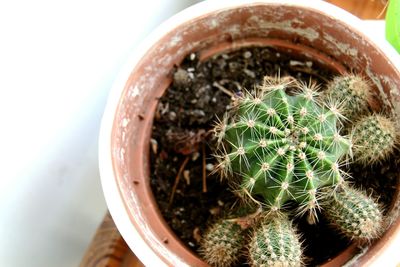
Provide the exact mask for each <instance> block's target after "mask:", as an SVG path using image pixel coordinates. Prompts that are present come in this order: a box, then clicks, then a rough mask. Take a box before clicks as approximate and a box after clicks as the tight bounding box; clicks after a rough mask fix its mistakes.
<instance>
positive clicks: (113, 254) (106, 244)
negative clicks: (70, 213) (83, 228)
mask: <svg viewBox="0 0 400 267" xmlns="http://www.w3.org/2000/svg"><path fill="white" fill-rule="evenodd" d="M80 266H81V267H143V266H144V265H143V264H142V263H141V262H140V261H139V260H138V259H137V258H136V256H135V255H134V254H133V253H131V251H130V249H129V247H128V245H127V244H126V243H125V241H124V239H123V238H122V236H121V235H120V234H119V232H118V229H117V227H116V226H115V224H114V221H113V220H112V218H111V215H110V213H109V212H107V214H106V216H104V219H103V222H102V223H101V225H100V226H99V228H98V229H97V232H96V234H95V236H94V238H93V240H92V242H91V244H90V246H89V248H88V249H87V251H86V254H85V256H84V257H83V259H82V262H81V264H80Z"/></svg>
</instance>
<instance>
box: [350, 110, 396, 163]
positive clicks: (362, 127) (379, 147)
mask: <svg viewBox="0 0 400 267" xmlns="http://www.w3.org/2000/svg"><path fill="white" fill-rule="evenodd" d="M396 132H397V131H396V124H395V122H394V121H393V120H391V119H389V118H386V117H384V116H382V115H378V114H373V115H369V116H365V117H363V118H361V119H360V120H359V121H357V122H356V123H355V125H354V126H353V130H352V136H353V137H352V141H353V145H354V147H353V153H354V158H355V160H357V161H360V162H362V163H364V164H371V163H375V162H379V161H381V160H384V159H386V158H387V157H388V156H389V155H390V154H391V153H392V152H393V149H394V147H395V146H396V139H397V137H396V135H397V134H396Z"/></svg>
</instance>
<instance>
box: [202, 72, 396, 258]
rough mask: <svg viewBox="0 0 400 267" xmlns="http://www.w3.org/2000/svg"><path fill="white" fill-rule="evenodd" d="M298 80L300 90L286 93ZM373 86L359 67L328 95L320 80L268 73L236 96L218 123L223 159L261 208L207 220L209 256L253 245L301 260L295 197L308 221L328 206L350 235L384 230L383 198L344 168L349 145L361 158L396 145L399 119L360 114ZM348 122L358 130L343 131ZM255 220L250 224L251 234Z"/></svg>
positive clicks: (260, 252)
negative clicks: (312, 82)
mask: <svg viewBox="0 0 400 267" xmlns="http://www.w3.org/2000/svg"><path fill="white" fill-rule="evenodd" d="M292 86H294V87H296V88H297V91H298V92H296V93H294V95H289V94H288V93H287V90H288V88H290V87H292ZM370 95H371V94H370V89H369V86H368V84H367V83H366V82H365V81H363V79H362V78H360V77H358V76H355V75H350V76H345V77H337V78H335V79H334V80H333V81H332V82H331V84H330V85H329V88H328V89H327V91H326V92H324V93H323V94H322V96H318V92H317V90H316V88H315V86H307V85H305V84H295V85H293V80H290V81H289V82H287V81H286V82H285V81H283V79H279V78H278V79H271V78H270V77H266V79H265V80H264V84H263V85H262V86H259V87H258V88H257V87H256V88H255V90H254V92H252V93H248V94H246V95H244V96H240V97H238V99H235V107H234V111H231V112H230V113H229V114H227V115H226V116H225V118H224V120H222V121H221V122H220V123H219V124H218V125H217V127H216V137H217V138H218V140H219V142H220V144H221V145H220V146H221V147H220V151H221V154H220V155H219V156H217V157H218V158H219V161H220V163H219V165H218V168H219V170H220V172H221V174H222V176H223V177H225V178H226V179H227V180H228V182H229V183H230V184H231V185H232V187H233V189H234V190H237V191H238V192H239V195H240V196H241V197H242V198H244V199H246V200H248V201H245V202H246V203H247V204H246V205H249V204H248V203H249V202H250V203H253V205H256V206H258V209H257V212H256V213H257V214H256V215H254V213H251V212H252V211H251V209H249V211H250V213H249V214H247V215H245V216H241V217H236V218H234V217H232V216H231V217H229V218H225V219H221V220H220V221H218V222H217V223H215V224H214V225H212V226H210V228H209V230H208V232H207V234H206V235H205V237H204V240H203V243H202V249H201V252H202V253H203V256H204V258H205V259H206V261H207V262H208V263H210V264H211V265H212V266H233V264H235V263H236V262H237V259H238V258H239V257H240V253H238V252H239V251H241V250H243V248H244V247H248V249H247V250H248V251H247V253H248V258H249V262H248V263H249V264H250V265H251V266H301V265H302V258H303V257H302V251H301V243H302V242H301V241H300V238H299V234H298V231H297V230H295V227H294V226H293V223H292V221H291V220H290V219H289V216H288V215H287V214H285V213H287V212H288V211H285V205H287V204H288V202H290V201H292V202H296V203H297V205H296V206H297V208H296V210H295V213H296V215H297V216H302V215H306V216H307V217H308V221H309V222H310V223H311V224H314V223H316V222H317V221H318V218H317V212H316V211H317V210H318V209H322V210H323V213H324V214H325V216H326V217H327V218H328V220H329V221H330V223H332V225H334V226H335V227H336V228H337V230H338V231H339V232H340V233H341V234H343V235H345V236H347V237H349V238H350V239H353V240H357V241H365V240H367V241H368V240H371V239H374V238H377V237H378V236H379V234H380V233H381V232H382V227H383V224H382V223H383V214H382V211H381V208H380V207H379V204H378V203H377V202H376V201H375V200H374V199H372V198H371V197H369V196H368V195H367V194H365V193H363V192H362V191H360V190H357V189H355V188H353V187H352V186H351V185H349V184H348V183H347V182H346V180H347V179H346V176H348V174H346V173H345V172H344V171H343V170H342V169H341V166H343V165H344V164H347V163H348V161H351V160H352V159H351V158H350V152H351V149H352V148H353V150H354V157H355V158H354V160H356V161H361V162H362V163H363V164H370V163H374V162H377V161H380V160H382V159H384V158H387V157H389V156H390V155H391V154H392V153H393V150H394V147H395V144H396V140H397V139H398V137H397V133H396V132H397V131H396V123H395V122H394V121H393V120H391V119H389V118H386V117H384V116H382V115H375V114H372V115H369V116H365V114H363V113H365V111H366V110H368V108H367V107H368V100H369V97H370ZM355 111H357V112H355ZM362 111H364V112H362ZM363 115H364V116H363ZM360 116H361V118H360ZM348 118H351V119H352V120H355V121H357V122H356V123H355V124H354V125H353V124H350V122H349V121H347V123H346V125H347V128H344V129H343V127H342V124H341V122H342V121H343V120H345V119H348ZM342 132H347V133H352V134H351V135H350V136H347V137H346V136H342ZM286 210H287V209H286ZM250 215H253V216H250ZM249 228H250V229H251V228H253V229H252V230H251V232H252V234H251V238H249V239H248V240H247V243H246V240H245V238H244V237H245V236H246V234H245V232H246V231H248V230H249ZM304 243H306V241H305V242H304Z"/></svg>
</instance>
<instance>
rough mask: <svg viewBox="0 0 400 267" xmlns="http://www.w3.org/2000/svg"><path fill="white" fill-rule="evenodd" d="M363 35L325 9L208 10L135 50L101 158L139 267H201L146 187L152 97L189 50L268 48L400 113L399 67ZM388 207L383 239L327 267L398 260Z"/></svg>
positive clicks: (244, 5) (192, 13)
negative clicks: (353, 82)
mask: <svg viewBox="0 0 400 267" xmlns="http://www.w3.org/2000/svg"><path fill="white" fill-rule="evenodd" d="M362 27H363V26H362V22H361V21H360V20H359V19H357V18H355V17H353V16H352V15H350V14H348V13H347V12H345V11H343V10H341V9H339V8H337V7H335V6H332V5H330V4H327V3H325V2H322V1H321V2H320V1H279V2H276V1H256V2H252V1H232V0H230V1H212V2H202V3H200V4H197V5H195V6H193V7H191V8H189V9H187V10H185V11H183V12H181V13H179V14H178V15H176V16H175V17H173V18H172V19H170V20H169V21H167V22H166V23H164V24H163V25H161V26H160V27H159V28H158V29H157V30H156V31H155V32H154V33H153V34H152V35H151V36H150V37H149V38H148V39H147V41H146V42H145V43H144V44H143V45H142V46H141V47H140V48H138V49H137V51H136V54H134V56H133V57H132V58H131V59H130V60H129V61H128V65H127V66H126V68H125V69H124V71H123V72H122V74H121V75H120V77H119V79H118V80H117V82H116V83H115V85H114V87H113V89H112V92H111V94H110V97H109V102H108V104H107V108H106V112H105V114H104V118H103V123H102V129H101V136H100V150H99V153H100V154H99V158H100V171H101V179H102V185H103V190H104V193H105V197H106V201H107V204H108V207H109V210H110V212H111V215H112V217H113V219H114V221H115V223H116V225H117V227H118V229H119V230H120V232H121V234H122V236H123V237H124V239H125V240H126V242H127V243H128V245H129V246H130V248H131V249H132V250H133V251H134V253H135V254H136V255H137V256H138V257H139V259H140V260H141V261H142V262H143V263H144V264H146V265H147V266H164V265H168V266H206V264H205V263H204V262H203V261H202V260H201V259H199V258H198V257H197V256H196V255H195V254H193V253H192V252H190V250H189V249H188V248H186V247H185V245H183V244H182V243H181V242H180V240H179V239H177V238H176V237H175V235H174V234H173V233H172V231H171V229H170V228H169V226H168V225H166V223H165V221H164V219H163V218H162V216H161V214H160V212H159V210H158V207H157V204H156V203H155V201H154V197H153V195H152V192H151V189H150V186H149V138H150V134H151V127H152V121H153V115H154V111H155V108H156V104H157V99H158V97H160V96H161V95H162V94H163V92H164V91H165V89H166V88H167V86H168V85H169V84H170V82H171V79H170V77H171V75H170V74H171V69H172V68H173V66H174V65H179V63H180V62H181V61H182V60H183V58H184V57H185V56H186V55H188V54H189V53H191V52H194V51H196V52H200V55H201V57H203V58H205V57H208V56H210V55H212V54H214V53H218V52H221V51H226V49H237V48H239V47H243V46H248V45H267V46H272V47H275V48H277V49H279V50H282V52H284V53H291V54H292V55H293V57H295V58H299V57H300V58H306V59H307V58H308V59H313V60H316V61H318V62H319V64H321V65H324V66H327V67H329V68H332V69H335V70H336V71H338V72H345V71H346V70H353V71H355V72H361V73H362V74H364V75H365V76H367V77H369V78H370V79H371V81H372V82H373V84H374V89H375V90H376V93H377V94H379V95H380V96H381V98H382V99H383V101H384V102H385V104H386V105H390V106H392V107H393V108H394V109H395V110H396V111H397V112H398V114H400V113H399V111H400V104H399V103H400V96H399V93H400V73H399V70H400V64H399V63H400V58H399V56H398V55H397V54H396V52H395V51H394V49H392V48H391V47H390V46H389V45H388V44H386V43H385V42H376V41H372V40H371V39H370V38H368V37H367V34H368V33H366V32H364V31H362ZM393 199H394V202H393V205H392V207H391V208H390V212H389V214H390V216H391V218H392V219H391V221H390V222H388V223H387V225H388V230H387V231H386V233H385V234H384V235H383V237H382V238H381V239H380V240H377V241H375V242H373V244H372V245H371V247H370V248H369V249H368V250H367V251H366V252H365V253H364V254H363V255H361V256H360V257H358V256H357V257H355V253H358V251H357V249H356V247H355V246H352V247H350V248H349V249H347V250H346V251H345V252H344V253H342V254H340V255H339V256H338V257H336V258H335V259H333V260H332V261H331V262H330V263H328V265H331V266H338V265H341V264H343V263H345V262H347V261H349V260H352V259H353V261H354V262H356V263H357V264H361V265H369V264H372V263H378V262H382V261H385V260H387V259H388V258H387V257H389V256H390V257H394V256H393V255H389V256H388V255H386V256H385V253H386V254H387V253H389V252H388V251H390V249H393V248H395V247H396V244H397V246H399V244H400V243H399V240H400V220H399V218H398V207H399V205H398V204H399V203H400V197H399V193H397V194H396V196H394V197H393ZM396 242H397V243H396ZM383 252H385V253H383ZM395 257H397V258H390V262H393V261H395V260H396V259H397V261H400V256H399V255H398V254H397V255H395ZM354 259H356V260H354ZM395 262H396V261H395ZM380 266H388V265H387V264H384V265H380Z"/></svg>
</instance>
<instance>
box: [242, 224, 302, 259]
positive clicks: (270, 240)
mask: <svg viewBox="0 0 400 267" xmlns="http://www.w3.org/2000/svg"><path fill="white" fill-rule="evenodd" d="M249 258H250V262H249V263H250V264H251V266H257V267H260V266H265V267H266V266H269V267H283V266H301V262H302V259H301V258H302V251H301V245H300V241H299V238H298V235H297V234H296V232H295V230H294V228H293V226H292V224H291V222H290V221H289V220H288V219H287V218H286V217H275V218H266V219H265V220H264V221H263V222H262V223H261V224H260V225H259V226H258V227H257V228H256V229H255V231H254V234H253V236H252V238H251V240H250V245H249Z"/></svg>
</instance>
